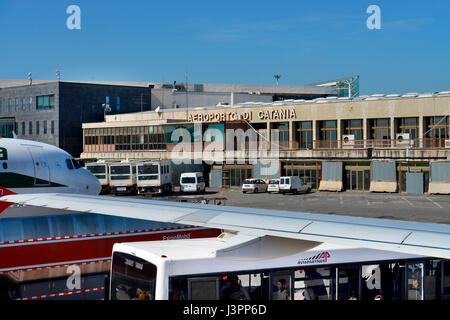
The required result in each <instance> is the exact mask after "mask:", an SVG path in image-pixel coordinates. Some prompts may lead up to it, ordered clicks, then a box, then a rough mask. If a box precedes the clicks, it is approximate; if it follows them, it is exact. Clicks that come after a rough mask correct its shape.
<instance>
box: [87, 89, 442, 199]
mask: <svg viewBox="0 0 450 320" xmlns="http://www.w3.org/2000/svg"><path fill="white" fill-rule="evenodd" d="M449 114H450V92H438V93H428V94H418V93H409V94H403V95H394V94H391V95H381V94H380V95H372V96H359V97H352V98H350V97H339V96H327V97H319V98H315V99H313V100H306V99H285V100H283V101H272V102H260V101H258V102H244V103H236V102H235V103H234V104H227V105H215V106H211V107H195V108H173V109H164V108H161V109H158V110H156V111H149V112H140V113H129V114H120V115H107V116H106V121H104V122H97V123H84V124H83V143H84V145H83V153H82V154H81V158H82V159H84V160H85V161H94V160H96V159H106V160H107V159H116V160H117V159H122V160H124V159H161V158H162V159H171V160H172V162H173V164H174V166H173V167H174V171H178V172H183V171H192V170H196V171H197V170H202V171H203V172H204V173H205V176H206V177H207V180H209V181H208V183H209V186H211V187H240V186H241V184H242V181H243V180H244V179H246V178H249V177H256V178H264V179H270V178H278V177H280V176H284V175H298V176H300V177H301V178H303V179H304V180H305V182H306V183H308V184H310V185H311V187H312V189H316V190H327V191H374V192H406V193H418V194H420V193H431V194H433V193H442V194H450V117H449ZM255 137H256V138H255Z"/></svg>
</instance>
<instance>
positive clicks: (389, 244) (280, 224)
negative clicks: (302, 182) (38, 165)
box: [0, 194, 450, 259]
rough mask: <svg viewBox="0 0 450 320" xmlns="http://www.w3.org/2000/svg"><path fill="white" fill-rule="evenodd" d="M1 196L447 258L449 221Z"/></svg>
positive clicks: (71, 196) (140, 201)
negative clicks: (416, 220)
mask: <svg viewBox="0 0 450 320" xmlns="http://www.w3.org/2000/svg"><path fill="white" fill-rule="evenodd" d="M1 202H3V207H5V205H8V204H12V203H16V204H19V205H30V206H40V207H49V208H55V209H64V210H72V211H77V212H90V213H98V214H105V215H112V216H120V217H127V218H134V219H143V220H153V221H160V222H170V223H179V224H184V225H196V226H204V227H211V228H217V229H225V230H229V231H235V232H238V233H240V234H243V235H249V236H273V237H281V238H289V239H299V240H306V241H314V242H328V243H336V244H342V245H347V246H355V247H366V248H372V249H380V250H388V251H395V252H402V253H408V254H416V255H423V256H429V257H437V258H445V259H450V225H442V224H431V223H418V222H406V221H398V220H384V219H374V218H360V217H347V216H331V215H325V214H312V213H302V212H289V211H275V210H263V209H253V208H238V207H231V206H213V205H205V204H191V203H178V202H169V201H160V200H144V199H131V198H114V197H110V196H89V195H77V194H18V195H6V196H3V197H1V198H0V204H1ZM1 207H2V206H1V205H0V208H1Z"/></svg>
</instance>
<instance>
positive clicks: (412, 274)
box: [407, 263, 423, 300]
mask: <svg viewBox="0 0 450 320" xmlns="http://www.w3.org/2000/svg"><path fill="white" fill-rule="evenodd" d="M407 272H408V273H407V275H408V282H407V285H408V289H407V290H408V297H407V299H408V300H423V263H411V264H407Z"/></svg>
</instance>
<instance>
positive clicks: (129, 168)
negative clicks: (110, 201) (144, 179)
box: [109, 160, 137, 194]
mask: <svg viewBox="0 0 450 320" xmlns="http://www.w3.org/2000/svg"><path fill="white" fill-rule="evenodd" d="M109 174H110V189H111V192H112V193H115V194H118V193H136V192H137V187H136V163H135V162H133V161H128V160H124V161H121V162H118V163H110V164H109Z"/></svg>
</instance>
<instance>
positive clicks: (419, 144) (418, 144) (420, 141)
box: [415, 115, 425, 148]
mask: <svg viewBox="0 0 450 320" xmlns="http://www.w3.org/2000/svg"><path fill="white" fill-rule="evenodd" d="M424 133H425V131H424V130H423V115H419V132H418V135H417V137H416V138H417V140H416V141H417V142H416V145H415V147H418V148H422V147H423V138H425V137H424V136H423V134H424Z"/></svg>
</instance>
